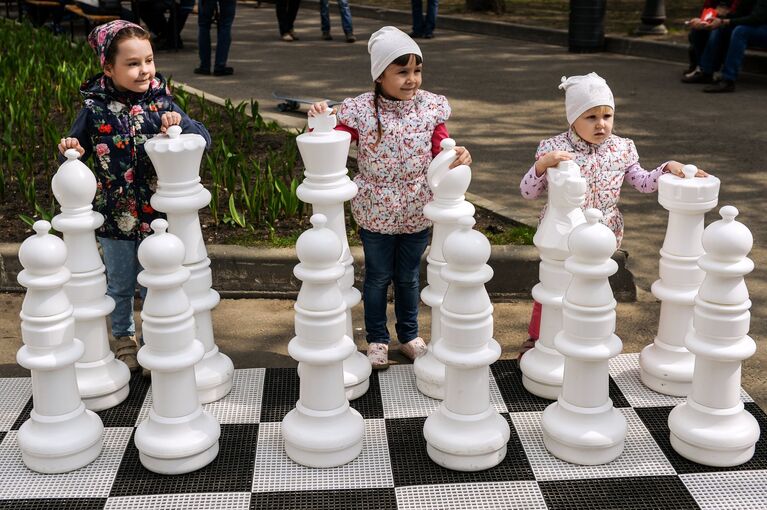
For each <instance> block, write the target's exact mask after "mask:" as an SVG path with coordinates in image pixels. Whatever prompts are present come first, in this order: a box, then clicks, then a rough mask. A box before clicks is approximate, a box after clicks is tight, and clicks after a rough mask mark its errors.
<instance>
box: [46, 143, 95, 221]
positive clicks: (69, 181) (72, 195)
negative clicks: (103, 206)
mask: <svg viewBox="0 0 767 510" xmlns="http://www.w3.org/2000/svg"><path fill="white" fill-rule="evenodd" d="M64 156H66V158H67V160H66V161H65V162H64V163H62V164H61V166H60V167H59V169H58V171H57V172H56V174H55V175H54V176H53V180H52V181H51V189H52V190H53V194H54V196H55V197H56V201H57V202H58V203H59V204H60V205H61V207H66V208H69V209H73V208H78V207H88V206H90V205H91V203H92V202H93V197H94V196H96V177H95V176H94V175H93V172H92V171H91V169H90V168H88V167H87V166H86V165H85V164H84V163H83V162H82V161H80V153H79V152H77V150H75V149H67V150H66V152H64Z"/></svg>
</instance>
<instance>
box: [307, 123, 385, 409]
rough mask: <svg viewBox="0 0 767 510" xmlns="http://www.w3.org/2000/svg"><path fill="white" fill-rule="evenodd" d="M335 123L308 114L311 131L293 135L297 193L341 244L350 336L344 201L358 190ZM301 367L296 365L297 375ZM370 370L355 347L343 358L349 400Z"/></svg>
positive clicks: (352, 298) (353, 292) (360, 391)
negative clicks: (299, 167)
mask: <svg viewBox="0 0 767 510" xmlns="http://www.w3.org/2000/svg"><path fill="white" fill-rule="evenodd" d="M335 126H336V116H335V115H331V114H330V110H327V111H326V112H325V113H324V114H320V115H318V116H316V117H309V128H311V129H312V131H311V132H309V133H303V134H301V135H299V136H298V137H297V138H296V143H297V144H298V150H299V151H300V152H301V159H302V160H303V162H304V167H305V168H306V170H305V171H304V180H303V182H302V183H301V185H300V186H298V189H297V190H296V193H297V194H298V198H299V199H301V201H303V202H305V203H307V204H311V206H312V212H313V213H314V214H323V215H324V216H325V217H326V218H327V225H328V228H330V229H331V230H332V231H333V232H335V234H336V235H337V236H338V239H340V240H341V244H342V245H343V251H342V253H341V258H340V261H341V264H343V266H344V274H343V276H342V277H341V278H340V279H339V280H338V285H339V286H340V288H341V293H342V294H343V297H344V302H345V303H346V334H347V335H348V336H349V338H351V339H352V340H353V339H354V328H353V327H352V308H354V307H355V306H356V305H357V304H359V302H360V300H361V295H360V291H359V290H357V289H356V288H354V259H353V258H352V254H351V251H350V250H349V241H348V239H347V237H346V217H345V215H344V203H345V202H346V201H348V200H351V199H352V198H353V197H354V196H355V195H356V194H357V185H356V184H354V182H352V181H351V179H349V176H348V175H347V174H348V171H347V169H346V158H347V156H348V155H349V145H350V144H351V135H349V133H346V132H344V131H336V130H334V129H333V128H334V127H335ZM302 370H303V367H302V366H301V365H299V375H300V374H301V371H302ZM372 370H373V369H372V367H371V366H370V362H369V361H368V359H367V356H365V355H364V354H362V353H361V352H359V351H357V350H356V349H355V350H354V352H352V353H351V354H350V355H349V357H348V358H346V359H345V360H344V386H345V387H346V396H347V397H348V399H349V400H354V399H356V398H359V397H361V396H362V395H364V394H365V392H367V390H368V387H369V386H370V380H369V379H370V374H371V372H372Z"/></svg>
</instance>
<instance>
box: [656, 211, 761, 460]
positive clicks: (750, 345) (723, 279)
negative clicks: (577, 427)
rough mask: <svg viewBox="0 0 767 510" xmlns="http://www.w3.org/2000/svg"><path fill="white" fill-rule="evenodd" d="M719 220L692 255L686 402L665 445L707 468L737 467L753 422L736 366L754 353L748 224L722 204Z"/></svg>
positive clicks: (750, 451)
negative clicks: (695, 280)
mask: <svg viewBox="0 0 767 510" xmlns="http://www.w3.org/2000/svg"><path fill="white" fill-rule="evenodd" d="M719 214H720V215H721V216H722V219H721V220H719V221H716V222H714V223H712V224H711V225H709V226H708V227H707V228H706V230H705V231H704V233H703V247H704V249H705V254H704V255H703V256H702V257H700V259H698V264H699V265H700V268H701V269H702V270H703V271H704V272H705V278H704V280H703V283H702V284H701V286H700V290H699V291H698V295H697V297H696V298H695V309H694V316H693V327H692V330H691V331H690V332H689V333H688V334H687V338H686V341H685V345H686V346H687V348H688V349H689V350H690V352H691V353H693V354H694V356H695V370H694V375H693V379H692V390H691V392H690V395H689V396H688V397H687V402H685V403H682V404H679V405H678V406H676V407H675V408H674V409H673V410H672V411H671V414H670V415H669V417H668V426H669V429H670V430H671V446H672V447H673V448H674V450H676V451H677V452H678V453H679V454H680V455H682V456H683V457H686V458H688V459H690V460H692V461H693V462H697V463H699V464H705V465H708V466H737V465H738V464H743V463H744V462H747V461H748V460H749V459H750V458H751V457H753V455H754V449H755V445H756V442H757V441H758V440H759V424H758V423H757V421H756V419H755V418H754V417H753V416H752V415H751V414H750V413H749V412H748V411H746V410H745V409H744V407H743V402H741V400H740V380H741V373H740V371H741V364H742V362H743V360H745V359H748V358H750V357H751V356H752V355H753V354H754V352H756V342H754V340H753V339H752V338H751V337H750V336H748V329H749V326H750V322H751V313H750V312H749V309H750V308H751V300H750V299H749V298H748V289H747V288H746V283H745V281H744V279H743V277H744V276H745V275H746V274H748V273H750V272H751V271H753V269H754V263H753V261H752V260H751V259H749V258H748V257H747V255H748V253H749V252H750V251H751V248H752V247H753V241H754V240H753V237H752V236H751V232H750V231H749V230H748V228H747V227H746V226H745V225H743V224H742V223H740V222H738V221H735V217H736V216H737V215H738V210H737V209H736V208H735V207H733V206H725V207H722V208H721V209H720V210H719Z"/></svg>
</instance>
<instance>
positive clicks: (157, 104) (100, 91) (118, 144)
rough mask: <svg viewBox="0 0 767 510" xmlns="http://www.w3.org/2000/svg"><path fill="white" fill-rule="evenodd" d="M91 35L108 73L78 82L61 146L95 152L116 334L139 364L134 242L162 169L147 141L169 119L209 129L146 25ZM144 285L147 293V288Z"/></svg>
mask: <svg viewBox="0 0 767 510" xmlns="http://www.w3.org/2000/svg"><path fill="white" fill-rule="evenodd" d="M88 43H89V44H90V45H91V47H92V48H93V49H94V51H95V52H96V55H97V56H98V58H99V62H100V63H101V67H102V69H103V73H99V74H98V75H96V76H94V77H93V78H91V79H89V80H88V81H86V82H85V83H84V84H83V85H82V86H81V88H80V93H81V94H82V96H83V99H84V103H85V104H84V106H83V108H82V110H80V113H79V115H78V116H77V119H75V123H74V125H73V126H72V128H71V129H70V131H69V135H68V137H67V138H62V140H61V143H60V144H59V151H60V152H61V153H62V154H63V153H64V151H66V150H67V149H72V148H73V149H77V150H78V152H80V159H81V160H83V161H85V160H87V159H88V158H89V157H91V156H93V170H94V172H95V174H96V179H97V183H98V184H97V186H98V187H97V193H96V198H95V200H94V209H95V210H96V211H98V212H99V213H101V214H102V215H103V216H104V224H103V225H102V226H101V227H100V228H99V230H98V231H97V233H96V235H97V237H98V240H99V243H100V244H101V248H102V251H103V254H104V265H105V266H106V272H107V294H108V295H109V296H111V297H112V298H113V299H114V300H115V309H114V311H113V312H112V315H111V318H112V335H113V336H114V338H115V341H116V354H117V358H118V359H120V360H121V361H123V362H125V363H126V364H127V365H128V368H130V369H131V371H135V370H137V369H138V366H139V365H138V362H137V361H136V351H137V343H136V339H135V331H136V326H135V324H134V321H133V296H134V293H135V290H136V276H137V274H138V273H139V271H141V267H140V265H139V262H138V257H137V250H138V246H139V243H140V242H141V240H142V239H144V238H145V237H146V236H148V235H149V233H150V229H149V224H150V223H151V222H152V220H153V219H154V218H156V217H157V213H156V212H155V211H154V210H153V209H152V206H151V205H150V204H149V199H150V197H151V196H152V194H153V193H154V188H155V183H156V182H155V181H156V179H157V176H156V174H155V171H154V168H153V167H152V162H151V161H150V160H149V156H148V155H147V153H146V151H145V150H144V142H146V141H147V140H149V139H150V138H152V137H153V136H155V135H157V134H158V133H164V132H165V130H166V129H167V128H168V127H169V126H172V125H181V128H182V129H183V131H184V132H187V133H197V134H199V135H202V136H203V137H205V139H206V140H207V141H208V144H210V135H209V134H208V131H207V130H206V129H205V126H203V125H202V124H200V123H199V122H196V121H194V120H192V119H190V118H189V117H188V116H187V115H186V114H185V113H184V112H183V111H182V110H181V109H180V108H179V107H178V106H177V105H176V104H174V103H173V97H172V96H171V95H170V91H169V90H168V87H167V86H166V83H165V80H164V79H163V77H162V76H160V75H159V74H157V73H156V72H155V65H154V57H153V53H152V45H151V44H150V42H149V33H148V32H147V31H145V30H144V29H143V28H141V27H140V26H138V25H135V24H133V23H130V22H128V21H123V20H117V21H112V22H110V23H107V24H105V25H101V26H98V27H96V28H95V29H94V30H93V31H92V32H91V33H90V35H89V36H88ZM141 291H142V296H143V294H144V293H145V289H143V288H142V289H141Z"/></svg>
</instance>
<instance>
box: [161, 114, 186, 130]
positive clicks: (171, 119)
mask: <svg viewBox="0 0 767 510" xmlns="http://www.w3.org/2000/svg"><path fill="white" fill-rule="evenodd" d="M160 122H162V126H160V132H161V133H165V132H166V131H168V128H169V127H171V126H178V125H180V124H181V114H180V113H178V112H165V113H163V114H162V117H160Z"/></svg>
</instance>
